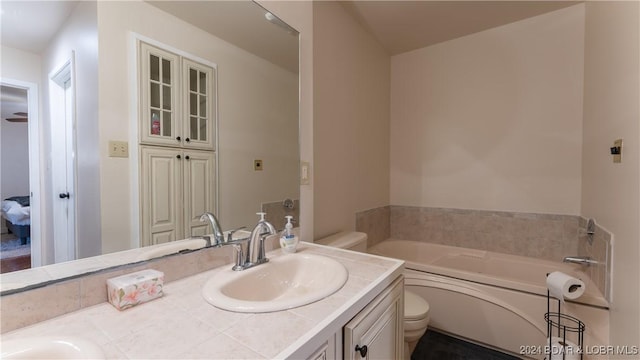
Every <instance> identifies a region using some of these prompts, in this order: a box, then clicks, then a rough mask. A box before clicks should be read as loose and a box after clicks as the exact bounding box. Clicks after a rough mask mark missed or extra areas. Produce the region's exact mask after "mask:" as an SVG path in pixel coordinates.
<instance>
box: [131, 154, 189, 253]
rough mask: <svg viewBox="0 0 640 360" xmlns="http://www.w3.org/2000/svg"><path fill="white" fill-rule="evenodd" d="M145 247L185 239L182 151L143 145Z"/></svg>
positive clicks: (142, 179)
mask: <svg viewBox="0 0 640 360" xmlns="http://www.w3.org/2000/svg"><path fill="white" fill-rule="evenodd" d="M140 149H141V154H140V158H141V162H142V171H141V177H140V180H141V182H140V184H141V192H142V214H141V217H142V234H141V236H142V238H141V240H140V242H141V245H142V246H148V245H155V244H161V243H166V242H169V241H175V240H179V239H182V238H183V231H182V177H181V173H182V171H181V168H182V163H183V161H184V160H183V158H182V151H181V150H176V149H167V148H158V147H151V146H142V147H140Z"/></svg>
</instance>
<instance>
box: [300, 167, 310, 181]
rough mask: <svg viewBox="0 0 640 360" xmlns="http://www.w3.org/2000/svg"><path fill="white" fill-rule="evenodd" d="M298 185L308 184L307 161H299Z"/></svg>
mask: <svg viewBox="0 0 640 360" xmlns="http://www.w3.org/2000/svg"><path fill="white" fill-rule="evenodd" d="M300 185H309V162H308V161H301V162H300Z"/></svg>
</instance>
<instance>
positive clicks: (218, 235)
mask: <svg viewBox="0 0 640 360" xmlns="http://www.w3.org/2000/svg"><path fill="white" fill-rule="evenodd" d="M207 220H208V221H209V225H211V228H212V229H213V244H212V243H211V238H209V237H208V236H203V238H204V239H205V240H208V242H207V247H209V246H219V245H222V243H223V242H224V235H223V234H222V230H221V228H220V223H219V222H218V219H216V216H215V215H213V214H212V213H210V212H206V213H204V214H202V215H201V216H200V221H207Z"/></svg>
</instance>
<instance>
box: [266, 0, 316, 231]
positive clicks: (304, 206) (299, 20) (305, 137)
mask: <svg viewBox="0 0 640 360" xmlns="http://www.w3.org/2000/svg"><path fill="white" fill-rule="evenodd" d="M258 2H259V3H260V5H262V6H263V7H264V8H266V9H268V10H269V11H271V12H272V13H273V14H275V15H277V16H278V17H279V18H280V19H282V20H284V21H285V22H286V23H288V24H289V25H290V26H292V27H293V28H294V29H296V30H298V32H299V33H300V35H299V42H298V44H299V46H300V48H299V56H300V59H299V75H300V77H299V87H300V102H299V106H300V107H299V111H300V135H299V136H300V160H301V161H306V162H309V164H310V166H311V169H310V170H311V172H310V180H311V181H310V183H309V184H307V185H301V186H300V223H301V224H302V226H301V229H300V238H301V239H302V240H303V241H313V186H314V180H313V179H314V170H313V169H314V166H313V165H314V163H313V5H312V3H311V1H266V0H265V1H262V0H260V1H258Z"/></svg>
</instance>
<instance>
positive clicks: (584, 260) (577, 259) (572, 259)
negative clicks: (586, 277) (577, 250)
mask: <svg viewBox="0 0 640 360" xmlns="http://www.w3.org/2000/svg"><path fill="white" fill-rule="evenodd" d="M562 262H566V263H574V264H580V265H598V264H599V262H598V261H596V260H593V259H591V258H590V257H589V256H565V258H564V259H562Z"/></svg>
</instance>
